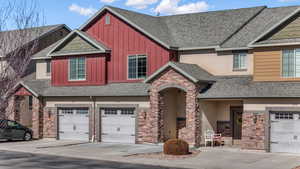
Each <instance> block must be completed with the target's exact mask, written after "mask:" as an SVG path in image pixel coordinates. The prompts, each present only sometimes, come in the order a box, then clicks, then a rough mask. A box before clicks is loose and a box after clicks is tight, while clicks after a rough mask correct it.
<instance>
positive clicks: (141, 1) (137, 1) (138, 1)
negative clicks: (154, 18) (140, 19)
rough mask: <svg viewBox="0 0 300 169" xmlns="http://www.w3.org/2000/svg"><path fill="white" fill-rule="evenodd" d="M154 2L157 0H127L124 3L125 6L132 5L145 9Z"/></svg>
mask: <svg viewBox="0 0 300 169" xmlns="http://www.w3.org/2000/svg"><path fill="white" fill-rule="evenodd" d="M156 2H158V0H127V2H126V3H125V4H126V6H132V7H134V8H137V9H145V8H147V7H148V6H149V5H152V4H155V3H156Z"/></svg>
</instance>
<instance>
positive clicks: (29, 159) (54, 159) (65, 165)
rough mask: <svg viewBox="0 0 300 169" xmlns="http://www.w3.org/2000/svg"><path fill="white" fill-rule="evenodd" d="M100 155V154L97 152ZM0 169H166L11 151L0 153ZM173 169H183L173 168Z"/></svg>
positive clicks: (165, 168) (164, 168)
mask: <svg viewBox="0 0 300 169" xmlns="http://www.w3.org/2000/svg"><path fill="white" fill-rule="evenodd" d="M99 153H101V152H99ZM0 168H1V169H8V168H14V169H21V168H22V169H40V168H43V169H58V168H62V169H84V168H89V169H94V168H100V169H167V168H168V167H161V166H154V165H153V166H152V165H141V164H131V163H121V162H110V161H102V160H87V159H79V158H68V157H60V156H52V155H39V154H30V153H19V152H12V151H0ZM172 168H173V169H183V168H174V167H172Z"/></svg>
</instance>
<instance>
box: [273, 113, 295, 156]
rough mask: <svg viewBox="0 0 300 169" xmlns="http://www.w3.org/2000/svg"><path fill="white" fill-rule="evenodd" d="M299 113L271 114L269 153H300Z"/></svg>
mask: <svg viewBox="0 0 300 169" xmlns="http://www.w3.org/2000/svg"><path fill="white" fill-rule="evenodd" d="M299 115H300V112H271V114H270V116H271V117H270V120H271V121H270V122H271V132H270V141H271V143H270V148H271V152H287V153H300V116H299Z"/></svg>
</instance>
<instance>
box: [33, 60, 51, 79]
mask: <svg viewBox="0 0 300 169" xmlns="http://www.w3.org/2000/svg"><path fill="white" fill-rule="evenodd" d="M36 79H51V73H50V74H49V73H47V62H46V60H44V59H41V60H36Z"/></svg>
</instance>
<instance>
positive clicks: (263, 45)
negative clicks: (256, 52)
mask: <svg viewBox="0 0 300 169" xmlns="http://www.w3.org/2000/svg"><path fill="white" fill-rule="evenodd" d="M292 45H300V42H290V43H276V44H253V45H250V46H249V47H252V48H254V47H272V46H292Z"/></svg>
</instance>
